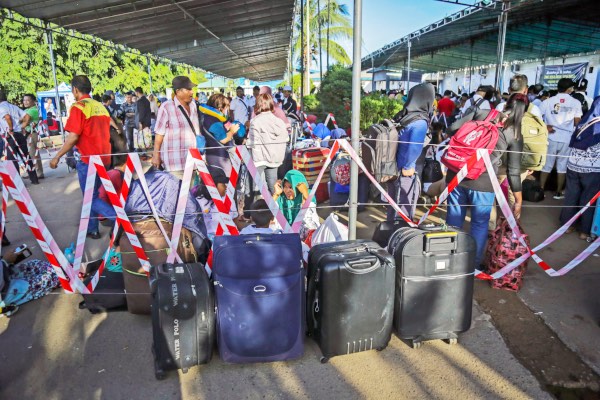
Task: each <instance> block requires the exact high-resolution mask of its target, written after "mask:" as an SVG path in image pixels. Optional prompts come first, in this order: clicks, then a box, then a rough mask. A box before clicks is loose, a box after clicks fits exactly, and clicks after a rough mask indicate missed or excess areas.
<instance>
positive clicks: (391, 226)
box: [372, 220, 408, 248]
mask: <svg viewBox="0 0 600 400" xmlns="http://www.w3.org/2000/svg"><path fill="white" fill-rule="evenodd" d="M406 227H408V223H407V222H406V221H404V220H397V221H394V222H388V221H382V222H380V223H378V224H377V226H376V227H375V231H374V232H373V239H372V240H373V241H374V242H375V243H377V244H378V245H380V246H381V247H383V248H386V247H387V245H388V243H389V241H390V238H391V237H392V234H393V233H394V232H396V231H397V230H398V229H400V228H406Z"/></svg>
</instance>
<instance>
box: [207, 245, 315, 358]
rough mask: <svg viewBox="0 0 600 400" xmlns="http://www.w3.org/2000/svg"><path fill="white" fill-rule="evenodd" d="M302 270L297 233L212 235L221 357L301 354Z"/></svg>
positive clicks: (282, 356) (270, 356)
mask: <svg viewBox="0 0 600 400" xmlns="http://www.w3.org/2000/svg"><path fill="white" fill-rule="evenodd" d="M304 274H305V271H304V267H303V265H302V247H301V245H300V237H299V236H298V234H281V235H240V236H217V237H216V238H215V241H214V245H213V279H214V285H215V297H216V308H217V344H218V347H219V354H220V356H221V359H222V360H223V361H225V362H232V363H251V362H269V361H284V360H290V359H294V358H299V357H301V356H302V355H303V353H304V336H305V328H304V315H305V305H304V304H305V296H304Z"/></svg>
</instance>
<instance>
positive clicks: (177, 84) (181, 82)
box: [171, 75, 196, 90]
mask: <svg viewBox="0 0 600 400" xmlns="http://www.w3.org/2000/svg"><path fill="white" fill-rule="evenodd" d="M171 85H172V86H173V90H177V89H193V88H195V87H196V84H195V83H193V82H192V81H191V80H190V78H188V77H187V76H183V75H180V76H176V77H175V78H173V81H172V82H171Z"/></svg>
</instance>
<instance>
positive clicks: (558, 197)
mask: <svg viewBox="0 0 600 400" xmlns="http://www.w3.org/2000/svg"><path fill="white" fill-rule="evenodd" d="M552 198H553V199H554V200H562V199H564V198H565V194H564V193H560V192H556V193H554V196H553V197H552Z"/></svg>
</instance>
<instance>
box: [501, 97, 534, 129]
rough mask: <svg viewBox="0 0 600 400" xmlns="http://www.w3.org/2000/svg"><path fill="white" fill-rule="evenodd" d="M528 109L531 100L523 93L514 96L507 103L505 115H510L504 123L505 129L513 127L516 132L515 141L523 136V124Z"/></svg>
mask: <svg viewBox="0 0 600 400" xmlns="http://www.w3.org/2000/svg"><path fill="white" fill-rule="evenodd" d="M528 107H529V99H528V98H527V95H525V94H521V93H514V94H512V95H511V96H510V98H509V99H508V102H507V103H506V107H505V108H504V113H505V114H508V119H507V120H506V121H504V128H505V129H506V128H511V127H512V128H513V130H514V131H515V139H518V138H519V136H520V135H521V122H522V121H523V115H525V112H526V111H527V108H528Z"/></svg>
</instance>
